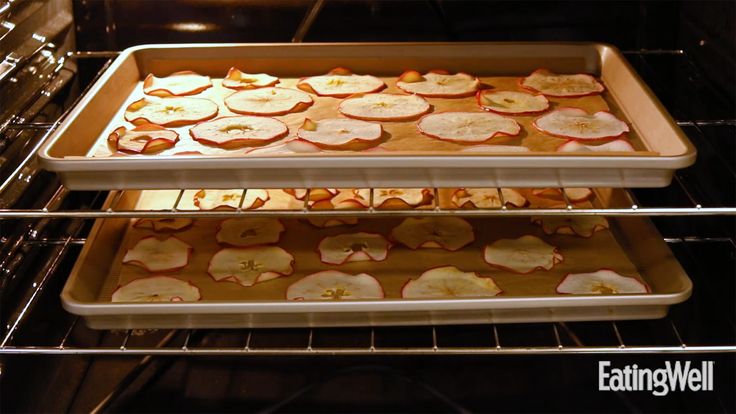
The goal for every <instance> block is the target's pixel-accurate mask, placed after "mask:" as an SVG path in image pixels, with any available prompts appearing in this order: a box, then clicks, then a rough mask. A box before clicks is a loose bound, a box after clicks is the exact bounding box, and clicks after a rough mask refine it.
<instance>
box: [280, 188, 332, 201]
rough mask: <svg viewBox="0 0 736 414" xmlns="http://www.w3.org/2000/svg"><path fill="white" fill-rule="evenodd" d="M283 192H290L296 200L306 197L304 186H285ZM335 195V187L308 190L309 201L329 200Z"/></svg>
mask: <svg viewBox="0 0 736 414" xmlns="http://www.w3.org/2000/svg"><path fill="white" fill-rule="evenodd" d="M284 192H285V193H287V194H291V195H292V196H294V198H296V199H297V200H304V198H305V197H307V189H306V188H285V189H284ZM335 195H337V188H312V189H310V190H309V201H322V200H329V199H331V198H332V197H334V196H335Z"/></svg>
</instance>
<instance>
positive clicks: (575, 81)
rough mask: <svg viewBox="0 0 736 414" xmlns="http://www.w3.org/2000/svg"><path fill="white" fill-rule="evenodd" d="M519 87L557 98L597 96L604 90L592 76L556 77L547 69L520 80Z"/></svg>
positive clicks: (581, 74)
mask: <svg viewBox="0 0 736 414" xmlns="http://www.w3.org/2000/svg"><path fill="white" fill-rule="evenodd" d="M519 85H520V86H521V87H522V88H525V89H529V90H532V91H534V92H539V93H541V94H544V95H547V96H554V97H559V98H573V97H579V96H587V95H597V94H599V93H601V92H603V91H604V90H605V89H606V88H605V87H604V86H603V84H602V83H600V82H598V80H596V78H595V77H593V76H590V75H587V74H583V73H578V74H572V75H558V74H556V73H554V72H551V71H549V70H547V69H537V70H535V71H534V72H532V73H531V75H529V76H527V77H525V78H522V79H521V80H520V81H519Z"/></svg>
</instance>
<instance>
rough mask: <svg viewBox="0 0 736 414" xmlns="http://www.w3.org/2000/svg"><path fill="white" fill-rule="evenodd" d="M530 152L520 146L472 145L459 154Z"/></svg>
mask: <svg viewBox="0 0 736 414" xmlns="http://www.w3.org/2000/svg"><path fill="white" fill-rule="evenodd" d="M530 151H531V150H530V149H529V148H527V147H523V146H521V145H473V146H472V147H467V148H462V149H461V150H460V152H484V153H507V152H530Z"/></svg>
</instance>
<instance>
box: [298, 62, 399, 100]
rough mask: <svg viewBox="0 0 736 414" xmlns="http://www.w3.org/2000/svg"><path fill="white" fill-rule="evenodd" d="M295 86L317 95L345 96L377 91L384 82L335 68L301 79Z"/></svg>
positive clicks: (382, 86) (369, 76)
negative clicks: (323, 73)
mask: <svg viewBox="0 0 736 414" xmlns="http://www.w3.org/2000/svg"><path fill="white" fill-rule="evenodd" d="M296 87H297V88H299V89H301V90H304V91H307V92H311V93H316V94H317V95H319V96H332V97H335V98H345V97H348V96H350V95H355V94H358V93H371V92H378V91H380V90H381V89H383V88H385V87H386V84H385V83H383V81H382V80H380V79H378V78H377V77H375V76H371V75H356V74H354V73H352V72H351V71H350V70H349V69H345V68H336V69H333V70H331V71H330V72H329V73H328V74H327V75H320V76H311V77H308V78H304V79H301V80H300V81H299V82H298V83H297V84H296Z"/></svg>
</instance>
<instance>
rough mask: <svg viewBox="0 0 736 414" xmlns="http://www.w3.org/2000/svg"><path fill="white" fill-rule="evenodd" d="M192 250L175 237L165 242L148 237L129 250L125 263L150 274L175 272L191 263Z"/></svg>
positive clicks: (124, 258)
mask: <svg viewBox="0 0 736 414" xmlns="http://www.w3.org/2000/svg"><path fill="white" fill-rule="evenodd" d="M192 250H193V249H192V246H190V245H188V244H187V243H185V242H183V241H181V240H180V239H179V238H177V237H175V236H169V237H167V238H165V239H163V240H161V239H158V238H156V237H154V236H148V237H144V238H142V239H140V240H138V242H137V243H136V244H135V246H133V248H131V249H128V251H127V252H126V253H125V257H123V263H125V264H131V265H135V266H138V267H142V268H144V269H146V270H147V271H149V272H173V271H175V270H179V269H182V268H184V267H185V266H186V265H187V264H188V263H189V256H190V255H191V254H192Z"/></svg>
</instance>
